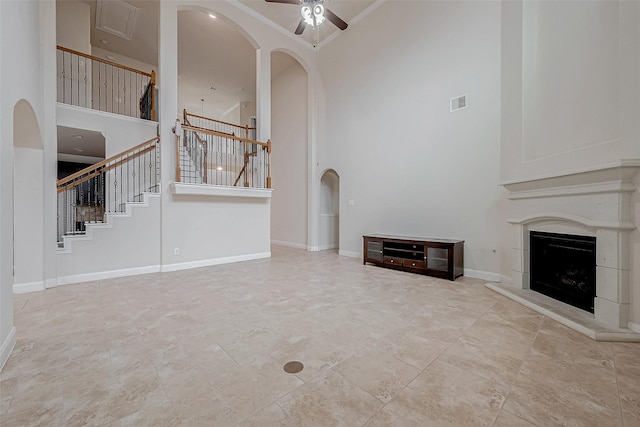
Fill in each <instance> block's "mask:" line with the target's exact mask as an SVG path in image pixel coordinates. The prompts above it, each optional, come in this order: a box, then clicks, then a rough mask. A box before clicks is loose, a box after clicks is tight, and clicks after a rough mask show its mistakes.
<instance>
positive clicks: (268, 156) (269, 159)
mask: <svg viewBox="0 0 640 427" xmlns="http://www.w3.org/2000/svg"><path fill="white" fill-rule="evenodd" d="M267 188H271V140H270V139H267Z"/></svg>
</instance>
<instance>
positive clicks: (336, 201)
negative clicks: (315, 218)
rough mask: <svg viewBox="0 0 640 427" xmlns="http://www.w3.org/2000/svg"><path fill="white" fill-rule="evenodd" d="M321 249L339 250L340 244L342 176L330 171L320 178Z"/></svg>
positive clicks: (319, 241) (319, 238)
mask: <svg viewBox="0 0 640 427" xmlns="http://www.w3.org/2000/svg"><path fill="white" fill-rule="evenodd" d="M318 231H319V236H318V243H319V245H318V246H319V249H320V250H321V251H322V250H327V249H339V244H340V176H339V175H338V173H337V172H336V171H334V170H333V169H328V170H327V171H325V172H324V173H323V174H322V177H321V178H320V226H319V230H318Z"/></svg>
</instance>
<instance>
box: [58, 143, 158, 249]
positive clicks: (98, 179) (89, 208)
mask: <svg viewBox="0 0 640 427" xmlns="http://www.w3.org/2000/svg"><path fill="white" fill-rule="evenodd" d="M158 146H159V138H158V137H156V138H153V139H151V140H149V141H145V142H143V143H142V144H139V145H137V146H135V147H133V148H131V149H129V150H126V151H124V152H122V153H120V154H117V155H115V156H113V157H110V158H108V159H106V160H103V161H101V162H99V163H97V164H95V165H92V166H90V167H88V168H86V169H83V170H81V171H79V172H76V173H74V174H72V175H70V176H68V177H66V178H63V179H61V180H58V183H57V192H58V249H59V251H60V252H61V253H67V251H69V250H70V248H69V245H68V244H67V242H70V241H72V240H76V241H77V240H79V239H86V238H88V237H89V233H90V232H93V230H95V229H97V228H110V227H109V224H110V218H115V217H117V216H118V215H124V216H127V215H129V216H130V214H129V212H130V210H131V207H132V206H135V205H145V204H148V201H147V199H148V198H147V197H146V195H147V194H150V193H158V192H159V190H160V188H159V182H160V176H159V172H160V169H159V167H160V164H159V148H158ZM125 241H126V240H125Z"/></svg>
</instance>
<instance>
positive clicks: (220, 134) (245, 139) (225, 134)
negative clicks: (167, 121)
mask: <svg viewBox="0 0 640 427" xmlns="http://www.w3.org/2000/svg"><path fill="white" fill-rule="evenodd" d="M182 129H186V130H190V131H193V132H202V133H206V134H209V135H214V136H219V137H221V138H229V139H233V140H236V141H242V142H248V143H249V144H257V145H261V146H263V147H265V148H266V147H267V146H269V145H270V144H269V143H268V142H260V141H254V140H253V139H247V138H242V137H239V136H235V135H233V134H228V133H224V132H218V131H215V130H210V129H205V128H201V127H196V126H188V125H183V126H182Z"/></svg>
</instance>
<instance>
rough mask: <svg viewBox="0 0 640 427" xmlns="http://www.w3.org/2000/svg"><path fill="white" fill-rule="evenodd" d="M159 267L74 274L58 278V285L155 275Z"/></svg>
mask: <svg viewBox="0 0 640 427" xmlns="http://www.w3.org/2000/svg"><path fill="white" fill-rule="evenodd" d="M159 271H160V266H159V265H151V266H148V267H135V268H125V269H122V270H111V271H101V272H98V273H85V274H75V275H73V276H64V277H58V285H70V284H73V283H82V282H91V281H93V280H105V279H114V278H116V277H125V276H136V275H138V274H149V273H157V272H159Z"/></svg>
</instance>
